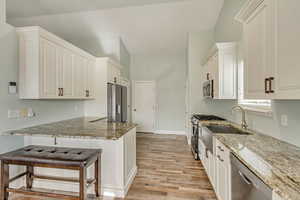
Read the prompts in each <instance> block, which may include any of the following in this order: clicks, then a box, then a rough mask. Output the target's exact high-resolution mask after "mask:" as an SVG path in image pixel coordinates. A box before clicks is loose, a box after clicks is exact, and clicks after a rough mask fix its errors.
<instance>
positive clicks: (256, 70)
mask: <svg viewBox="0 0 300 200" xmlns="http://www.w3.org/2000/svg"><path fill="white" fill-rule="evenodd" d="M299 7H300V1H297V0H285V1H281V0H249V1H247V2H246V4H245V5H244V7H243V8H242V9H241V11H240V12H239V13H238V15H237V16H236V19H237V20H239V21H240V22H242V23H243V24H244V64H245V65H244V67H245V70H244V76H245V79H244V80H245V98H247V99H300V81H299V78H298V74H299V73H300V67H299V62H298V60H299V59H298V58H299V57H300V52H299V51H298V47H299V45H300V38H299V34H300V27H299V23H298V21H297V20H296V19H299V18H300V13H299V12H298V11H297V8H299Z"/></svg>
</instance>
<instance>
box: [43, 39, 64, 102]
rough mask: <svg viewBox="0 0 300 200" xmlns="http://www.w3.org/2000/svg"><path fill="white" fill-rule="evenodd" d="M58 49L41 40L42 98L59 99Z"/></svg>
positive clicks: (50, 43)
mask: <svg viewBox="0 0 300 200" xmlns="http://www.w3.org/2000/svg"><path fill="white" fill-rule="evenodd" d="M57 49H58V47H57V46H56V45H55V44H54V43H52V42H50V41H48V40H46V39H44V38H41V39H40V66H41V74H40V77H41V85H42V87H41V96H42V98H57V97H58V79H59V76H58V63H59V57H57V56H56V52H57Z"/></svg>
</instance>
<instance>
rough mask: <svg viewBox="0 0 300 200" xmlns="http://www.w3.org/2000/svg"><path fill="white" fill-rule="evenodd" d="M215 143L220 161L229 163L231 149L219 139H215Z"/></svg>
mask: <svg viewBox="0 0 300 200" xmlns="http://www.w3.org/2000/svg"><path fill="white" fill-rule="evenodd" d="M215 145H216V146H215V152H216V158H217V159H219V160H220V161H223V162H226V163H229V162H230V160H229V156H230V150H229V149H228V148H227V147H226V146H225V145H224V144H223V143H221V142H220V141H219V140H218V139H215Z"/></svg>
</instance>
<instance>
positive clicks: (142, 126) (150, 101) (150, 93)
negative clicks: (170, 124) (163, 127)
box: [132, 81, 156, 132]
mask: <svg viewBox="0 0 300 200" xmlns="http://www.w3.org/2000/svg"><path fill="white" fill-rule="evenodd" d="M155 105H156V95H155V82H154V81H135V82H134V84H133V112H132V117H133V122H134V123H137V124H138V127H137V131H139V132H153V131H154V129H155V107H156V106H155Z"/></svg>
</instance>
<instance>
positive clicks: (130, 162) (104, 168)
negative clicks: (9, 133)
mask: <svg viewBox="0 0 300 200" xmlns="http://www.w3.org/2000/svg"><path fill="white" fill-rule="evenodd" d="M24 145H25V146H27V145H46V146H53V147H70V148H92V149H102V155H101V162H102V164H101V185H102V194H103V195H104V196H106V195H108V196H115V197H121V198H123V197H125V196H126V194H127V192H128V190H129V188H130V186H131V184H132V182H133V180H134V178H135V175H136V173H137V166H136V129H135V128H134V129H132V130H130V131H128V132H127V133H126V134H125V135H124V136H122V137H121V138H119V139H118V140H106V139H84V138H78V139H77V138H63V137H59V138H53V137H45V136H44V137H43V136H41V137H38V136H25V137H24ZM35 173H36V174H41V175H48V176H49V175H50V176H60V177H74V178H78V172H75V171H72V170H61V169H49V168H35ZM87 176H88V178H92V177H93V176H94V166H93V165H92V166H90V167H89V168H88V170H87ZM33 184H34V187H37V188H42V189H53V190H62V191H72V192H78V184H77V183H64V182H56V181H48V180H40V179H36V180H35V181H34V183H33ZM18 187H19V186H18ZM93 192H94V191H93V187H90V188H89V189H88V193H91V194H92V193H93Z"/></svg>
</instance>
